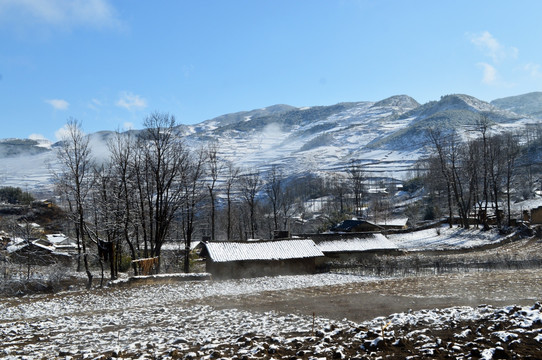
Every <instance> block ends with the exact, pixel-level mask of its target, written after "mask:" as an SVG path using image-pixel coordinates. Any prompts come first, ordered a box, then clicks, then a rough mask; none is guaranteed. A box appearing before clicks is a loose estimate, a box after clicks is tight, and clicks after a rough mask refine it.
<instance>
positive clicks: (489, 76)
mask: <svg viewBox="0 0 542 360" xmlns="http://www.w3.org/2000/svg"><path fill="white" fill-rule="evenodd" d="M478 66H480V67H481V68H482V69H483V72H484V77H483V78H482V82H483V83H484V84H488V85H494V84H495V83H496V82H497V69H495V67H494V66H492V65H490V64H487V63H478Z"/></svg>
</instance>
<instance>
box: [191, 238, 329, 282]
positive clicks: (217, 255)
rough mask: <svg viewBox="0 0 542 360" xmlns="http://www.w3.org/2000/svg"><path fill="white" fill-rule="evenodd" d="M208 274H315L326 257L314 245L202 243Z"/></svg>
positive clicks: (299, 242) (305, 242)
mask: <svg viewBox="0 0 542 360" xmlns="http://www.w3.org/2000/svg"><path fill="white" fill-rule="evenodd" d="M200 246H201V248H202V251H201V256H202V257H204V258H205V259H206V269H207V270H206V271H207V272H208V273H211V274H212V275H213V277H215V278H243V277H257V276H267V275H292V274H312V273H314V272H315V271H316V258H320V257H323V256H324V254H323V253H322V251H320V250H319V249H318V247H317V246H316V244H315V243H314V241H312V240H309V239H305V240H280V241H257V242H203V243H201V244H200Z"/></svg>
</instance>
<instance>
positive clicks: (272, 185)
mask: <svg viewBox="0 0 542 360" xmlns="http://www.w3.org/2000/svg"><path fill="white" fill-rule="evenodd" d="M265 194H266V195H267V198H268V199H269V202H270V203H271V210H272V211H273V230H278V221H279V212H280V209H281V207H282V203H283V202H284V194H283V174H282V171H281V169H280V168H279V167H278V166H277V165H273V166H272V167H271V170H269V173H268V174H267V182H266V185H265Z"/></svg>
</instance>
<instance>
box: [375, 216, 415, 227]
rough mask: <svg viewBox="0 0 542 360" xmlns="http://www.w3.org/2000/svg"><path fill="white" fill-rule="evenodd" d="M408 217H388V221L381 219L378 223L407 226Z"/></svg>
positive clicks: (381, 224)
mask: <svg viewBox="0 0 542 360" xmlns="http://www.w3.org/2000/svg"><path fill="white" fill-rule="evenodd" d="M407 222H408V218H397V219H387V220H386V221H379V222H377V223H376V224H377V225H379V226H406V224H407Z"/></svg>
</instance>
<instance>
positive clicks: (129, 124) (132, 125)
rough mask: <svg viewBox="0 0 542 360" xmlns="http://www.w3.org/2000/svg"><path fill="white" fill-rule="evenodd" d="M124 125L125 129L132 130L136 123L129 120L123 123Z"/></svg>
mask: <svg viewBox="0 0 542 360" xmlns="http://www.w3.org/2000/svg"><path fill="white" fill-rule="evenodd" d="M122 127H123V129H124V130H132V129H133V128H134V123H132V122H129V121H127V122H125V123H124V124H123V125H122Z"/></svg>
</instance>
